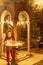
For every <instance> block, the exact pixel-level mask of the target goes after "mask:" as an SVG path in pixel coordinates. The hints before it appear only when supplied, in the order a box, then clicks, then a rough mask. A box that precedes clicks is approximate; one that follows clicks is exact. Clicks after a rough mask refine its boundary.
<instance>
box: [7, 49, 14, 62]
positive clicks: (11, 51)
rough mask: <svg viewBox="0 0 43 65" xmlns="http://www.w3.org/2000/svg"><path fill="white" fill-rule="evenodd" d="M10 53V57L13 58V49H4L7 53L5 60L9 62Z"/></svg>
mask: <svg viewBox="0 0 43 65" xmlns="http://www.w3.org/2000/svg"><path fill="white" fill-rule="evenodd" d="M10 53H11V57H12V59H15V50H13V49H11V50H6V55H7V59H6V60H7V62H10Z"/></svg>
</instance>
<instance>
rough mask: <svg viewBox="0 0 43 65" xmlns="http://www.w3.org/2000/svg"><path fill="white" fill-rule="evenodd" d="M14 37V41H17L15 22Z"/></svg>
mask: <svg viewBox="0 0 43 65" xmlns="http://www.w3.org/2000/svg"><path fill="white" fill-rule="evenodd" d="M14 37H15V41H17V26H16V23H14Z"/></svg>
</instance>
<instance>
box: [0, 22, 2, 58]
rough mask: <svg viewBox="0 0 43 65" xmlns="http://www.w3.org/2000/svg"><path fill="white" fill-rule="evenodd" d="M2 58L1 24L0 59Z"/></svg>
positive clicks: (0, 39) (0, 36)
mask: <svg viewBox="0 0 43 65" xmlns="http://www.w3.org/2000/svg"><path fill="white" fill-rule="evenodd" d="M1 56H2V34H1V23H0V57H1Z"/></svg>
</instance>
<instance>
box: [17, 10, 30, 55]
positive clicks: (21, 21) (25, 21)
mask: <svg viewBox="0 0 43 65" xmlns="http://www.w3.org/2000/svg"><path fill="white" fill-rule="evenodd" d="M24 25H27V38H26V39H27V52H28V55H30V20H29V15H28V13H27V12H26V11H24V10H23V11H21V12H20V13H19V15H18V21H17V29H18V27H19V26H23V27H25V26H24ZM19 28H21V27H19ZM19 30H20V29H19ZM21 32H22V31H21ZM23 35H25V34H23ZM17 36H18V33H17ZM17 38H18V37H17ZM18 41H22V40H18Z"/></svg>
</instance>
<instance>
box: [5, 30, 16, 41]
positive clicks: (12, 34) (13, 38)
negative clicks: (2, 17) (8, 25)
mask: <svg viewBox="0 0 43 65" xmlns="http://www.w3.org/2000/svg"><path fill="white" fill-rule="evenodd" d="M8 32H12V31H8ZM8 32H7V33H6V37H5V41H6V40H9V39H11V38H12V40H15V37H14V33H13V32H12V33H11V37H8Z"/></svg>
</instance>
